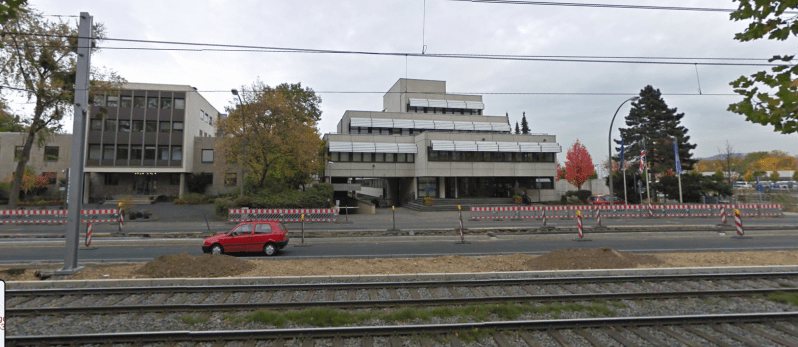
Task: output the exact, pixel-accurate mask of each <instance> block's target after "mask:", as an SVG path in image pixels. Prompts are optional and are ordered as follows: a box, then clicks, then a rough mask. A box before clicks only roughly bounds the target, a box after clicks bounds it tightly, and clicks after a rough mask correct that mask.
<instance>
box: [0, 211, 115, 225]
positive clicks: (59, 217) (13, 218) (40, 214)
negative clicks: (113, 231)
mask: <svg viewBox="0 0 798 347" xmlns="http://www.w3.org/2000/svg"><path fill="white" fill-rule="evenodd" d="M80 217H81V221H80V222H81V223H112V222H118V221H119V214H118V210H117V209H95V210H81V211H80ZM66 222H67V211H66V210H0V224H2V223H10V224H36V223H66Z"/></svg>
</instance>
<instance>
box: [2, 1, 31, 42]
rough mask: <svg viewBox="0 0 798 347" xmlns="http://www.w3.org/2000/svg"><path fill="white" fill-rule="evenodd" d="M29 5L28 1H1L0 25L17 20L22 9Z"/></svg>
mask: <svg viewBox="0 0 798 347" xmlns="http://www.w3.org/2000/svg"><path fill="white" fill-rule="evenodd" d="M27 3H28V0H0V25H5V24H6V23H7V22H8V21H9V20H10V19H15V18H17V13H18V12H19V9H20V7H24V6H25V5H26V4H27ZM0 47H2V45H1V44H0Z"/></svg>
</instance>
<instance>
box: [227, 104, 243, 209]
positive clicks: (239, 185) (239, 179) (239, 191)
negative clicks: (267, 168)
mask: <svg viewBox="0 0 798 347" xmlns="http://www.w3.org/2000/svg"><path fill="white" fill-rule="evenodd" d="M230 92H231V93H233V95H235V96H237V97H238V105H239V106H241V131H242V132H243V136H242V137H243V139H242V141H241V160H239V161H238V165H239V166H240V167H241V177H239V178H238V197H239V198H241V197H243V196H244V157H245V156H246V153H247V152H246V150H247V146H246V144H244V141H243V140H244V139H246V135H247V128H246V126H245V124H244V102H243V101H241V95H238V89H231V90H230Z"/></svg>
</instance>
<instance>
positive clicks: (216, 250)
mask: <svg viewBox="0 0 798 347" xmlns="http://www.w3.org/2000/svg"><path fill="white" fill-rule="evenodd" d="M222 253H224V248H222V245H220V244H215V245H213V246H211V254H222Z"/></svg>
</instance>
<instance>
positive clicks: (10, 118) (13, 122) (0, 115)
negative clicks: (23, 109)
mask: <svg viewBox="0 0 798 347" xmlns="http://www.w3.org/2000/svg"><path fill="white" fill-rule="evenodd" d="M22 131H25V126H24V124H23V123H22V120H21V119H20V118H19V116H16V115H13V114H11V111H9V110H8V107H7V105H6V103H5V100H3V99H0V132H13V133H18V132H22Z"/></svg>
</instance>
